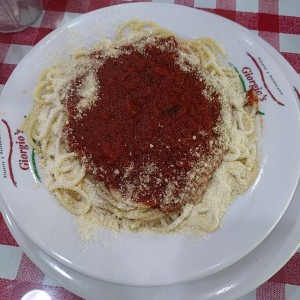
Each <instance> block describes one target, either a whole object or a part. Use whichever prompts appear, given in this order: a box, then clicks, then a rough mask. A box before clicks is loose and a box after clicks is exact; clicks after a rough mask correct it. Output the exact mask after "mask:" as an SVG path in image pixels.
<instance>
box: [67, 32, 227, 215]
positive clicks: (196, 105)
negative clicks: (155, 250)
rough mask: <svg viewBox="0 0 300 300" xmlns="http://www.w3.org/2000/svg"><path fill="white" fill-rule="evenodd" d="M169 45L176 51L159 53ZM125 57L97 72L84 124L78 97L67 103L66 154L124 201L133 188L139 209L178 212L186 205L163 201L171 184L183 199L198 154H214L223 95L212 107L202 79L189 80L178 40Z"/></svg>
mask: <svg viewBox="0 0 300 300" xmlns="http://www.w3.org/2000/svg"><path fill="white" fill-rule="evenodd" d="M166 41H168V45H169V46H170V45H171V47H168V49H167V50H164V49H161V47H159V45H161V44H163V43H164V42H166ZM124 49H125V48H124ZM126 50H127V51H126V52H125V51H123V52H124V53H122V54H121V55H119V56H118V57H117V58H116V57H109V58H106V59H105V60H104V63H103V65H102V66H100V67H99V68H98V71H97V80H98V82H99V86H100V88H99V92H98V95H97V99H98V100H97V102H96V103H95V104H94V105H93V106H92V107H91V108H90V109H88V110H86V111H85V113H84V114H83V115H82V116H81V118H80V119H77V118H76V117H75V115H76V113H77V111H76V108H75V105H74V103H75V104H76V103H77V102H78V101H79V96H78V95H76V94H74V93H73V94H72V97H69V98H71V100H70V99H69V100H68V101H65V102H63V103H64V104H65V106H66V107H67V108H68V112H69V113H68V124H66V126H65V128H64V131H65V133H66V137H67V143H68V147H69V149H70V150H71V151H75V152H76V153H77V154H78V155H79V156H80V157H86V158H87V161H88V163H86V162H85V164H86V165H87V168H88V169H89V171H90V172H91V173H93V174H94V176H95V178H97V180H100V181H102V182H104V183H105V185H106V186H107V187H109V188H113V189H116V190H118V191H119V192H121V193H122V194H124V195H125V194H126V193H128V191H129V188H130V189H131V191H132V192H133V194H132V200H133V201H136V202H140V203H144V204H146V205H148V206H150V207H155V208H159V209H160V210H162V211H173V210H178V209H180V207H181V204H180V203H175V202H173V203H165V202H164V200H163V199H164V195H165V193H166V190H167V186H168V184H169V183H170V182H173V183H174V184H175V186H176V188H175V192H174V193H175V195H176V194H177V195H179V193H180V192H181V191H182V189H183V188H184V186H185V185H186V183H187V172H188V171H189V170H191V168H192V166H193V164H194V162H195V161H196V160H197V157H196V156H195V153H196V152H197V153H200V155H201V156H207V155H209V154H210V151H211V149H210V147H209V142H210V141H211V140H212V139H214V138H216V137H217V133H216V130H215V127H216V126H217V124H218V120H219V118H220V110H221V106H220V101H219V95H218V94H217V93H216V92H213V93H212V97H211V99H210V100H209V101H208V100H207V99H206V97H205V96H204V95H203V91H204V90H205V89H206V88H207V86H206V84H205V83H204V81H203V80H201V79H200V78H199V75H197V73H196V72H195V71H191V72H184V71H183V70H182V69H181V68H180V66H179V65H178V64H177V63H176V62H175V60H176V57H177V56H178V48H177V44H176V41H175V40H174V38H172V37H170V38H168V39H161V40H158V41H157V42H156V43H155V44H151V45H147V46H145V51H144V53H143V54H141V53H139V52H138V51H137V50H136V49H135V48H134V47H131V46H128V47H126ZM128 50H130V51H128ZM99 54H100V56H101V53H99ZM78 80H79V81H80V79H78ZM74 84H78V82H75V83H74ZM130 166H131V167H132V170H131V171H130V172H129V169H130ZM149 166H152V169H151V168H150V169H151V171H149ZM128 168H129V169H128Z"/></svg>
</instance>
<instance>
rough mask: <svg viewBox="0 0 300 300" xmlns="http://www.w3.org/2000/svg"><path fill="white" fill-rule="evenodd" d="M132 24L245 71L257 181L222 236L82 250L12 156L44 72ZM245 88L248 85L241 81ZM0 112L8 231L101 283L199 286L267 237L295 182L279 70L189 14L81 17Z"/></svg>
mask: <svg viewBox="0 0 300 300" xmlns="http://www.w3.org/2000/svg"><path fill="white" fill-rule="evenodd" d="M136 17H139V18H140V19H150V20H153V21H155V22H157V23H158V24H160V25H161V26H163V27H166V28H168V29H169V30H171V31H173V32H176V33H177V34H179V35H181V36H183V37H198V36H210V37H213V38H215V39H217V40H218V41H219V42H220V43H221V44H222V45H223V46H224V47H225V49H226V50H227V51H228V53H229V58H228V59H229V61H230V62H232V63H233V64H234V65H235V66H236V67H237V69H239V70H240V71H241V72H242V70H244V72H246V71H247V70H248V71H249V69H250V70H251V72H252V73H253V75H251V76H252V77H253V78H254V80H255V82H256V83H257V84H258V87H261V88H262V89H261V90H262V95H261V97H264V96H265V95H266V100H265V101H262V102H261V103H260V110H261V111H263V112H264V113H265V116H264V117H263V136H264V137H263V148H262V153H261V158H260V161H261V164H260V174H259V177H258V179H257V181H256V183H255V184H254V185H253V187H251V188H250V189H249V191H248V192H247V193H246V194H245V195H243V196H242V197H239V199H237V201H235V203H234V204H233V205H232V207H231V208H230V210H229V212H228V214H227V215H226V217H225V219H224V224H223V226H222V228H221V229H219V230H218V231H216V232H215V233H213V234H210V235H208V237H207V239H205V240H193V239H189V238H186V237H183V236H181V235H167V236H166V235H153V236H149V235H143V234H125V233H120V234H118V235H117V237H116V235H115V234H114V233H112V232H110V231H103V234H102V238H101V239H98V240H97V241H92V242H90V243H88V244H84V245H83V244H82V243H80V241H79V239H78V235H77V233H76V227H75V225H74V222H73V216H71V215H70V214H69V213H67V212H66V211H65V210H64V209H63V208H62V207H60V206H58V205H57V204H56V202H55V201H54V199H53V198H52V197H49V195H48V194H47V192H46V191H45V190H44V189H43V187H39V188H37V189H36V188H35V181H34V176H32V174H31V172H32V169H33V167H32V166H31V168H29V169H28V170H23V169H24V168H25V169H26V166H24V165H23V163H25V164H26V156H27V158H28V160H29V161H30V151H27V152H26V151H25V150H24V149H21V148H22V147H21V148H20V147H19V146H20V145H21V144H22V141H23V135H22V133H19V132H18V131H17V128H18V127H19V125H20V123H21V121H22V119H23V116H24V115H25V114H27V113H28V111H29V110H30V107H31V105H32V97H31V95H32V90H33V88H34V86H35V82H36V78H37V77H38V75H39V74H40V72H41V70H42V68H44V67H45V66H48V65H50V64H53V62H55V60H57V57H58V56H59V57H62V56H64V55H67V54H68V53H69V52H70V51H72V50H74V45H76V47H80V46H91V45H93V43H95V42H96V41H97V39H98V38H101V37H105V36H112V35H113V32H114V31H115V29H116V27H117V26H118V25H120V24H121V23H123V22H124V21H126V20H129V19H133V18H136ZM233 33H234V34H233ZM229 37H230V38H229ZM63 50H64V51H63ZM53 53H55V55H53ZM249 54H250V55H249ZM245 68H246V69H245ZM28 70H30V73H29V71H28ZM249 72H250V71H249ZM262 76H263V77H264V80H265V83H266V86H267V87H268V89H267V88H265V87H264V84H263V81H262ZM247 80H252V79H251V78H250V77H249V76H248V79H247ZM247 80H246V82H247ZM271 95H272V96H271ZM273 98H274V99H276V101H280V102H281V103H283V104H284V106H281V105H278V103H276V102H275V100H274V99H273ZM0 110H1V111H2V112H4V115H3V116H2V122H1V125H0V130H1V131H0V133H1V139H2V147H3V156H2V157H3V158H2V161H3V163H4V167H5V170H6V173H4V171H3V172H2V173H3V174H2V177H1V179H0V180H1V181H0V182H1V187H2V188H1V195H2V196H3V199H4V202H5V204H6V206H7V208H8V210H9V211H10V213H11V214H12V217H13V218H14V220H15V222H16V223H17V224H18V226H20V228H22V230H23V231H24V233H25V234H26V235H27V237H29V238H30V240H32V241H33V242H34V244H35V245H37V246H38V247H39V248H40V249H42V250H43V251H45V252H46V253H47V254H48V255H49V256H50V257H52V258H54V259H55V260H57V261H59V262H60V263H62V264H64V265H65V266H67V267H69V268H71V269H73V270H75V271H77V272H79V273H82V274H84V275H87V276H90V277H93V278H95V279H100V280H104V281H109V282H114V283H121V284H127V285H140V286H151V285H164V284H171V283H178V282H185V281H190V280H195V279H199V278H201V277H204V276H208V275H210V274H212V273H214V272H217V271H219V270H221V269H224V268H225V267H227V266H229V265H231V264H232V263H234V262H236V261H237V260H239V259H241V258H242V257H243V256H245V255H246V254H247V253H249V252H250V251H251V250H252V249H254V248H255V247H256V246H257V245H258V244H259V243H260V242H261V241H262V240H263V239H264V238H265V237H266V236H267V235H268V234H269V233H270V231H271V230H272V229H273V228H274V226H275V225H276V224H277V222H278V221H279V220H280V218H281V217H282V215H283V213H284V211H285V210H286V208H287V207H288V205H289V202H290V200H291V197H292V195H293V192H294V189H295V187H296V183H297V180H298V176H299V164H300V159H299V155H298V153H299V150H300V141H299V140H298V139H295V138H294V137H295V136H299V133H300V127H299V125H300V124H299V111H298V109H297V103H296V100H295V96H294V94H293V91H292V89H291V87H290V86H289V84H288V82H287V81H286V78H285V76H284V75H283V73H282V72H281V70H280V68H279V67H278V66H277V64H276V63H275V62H274V60H273V59H272V58H271V57H270V55H269V54H268V52H267V51H266V50H265V49H264V47H261V46H260V45H259V43H257V42H256V41H255V39H254V38H253V37H252V36H251V35H250V34H247V32H245V31H243V30H241V29H240V27H239V26H237V25H235V24H233V23H232V22H228V21H226V20H225V19H222V18H218V17H217V16H214V15H211V14H208V13H205V12H201V11H198V10H195V9H190V8H187V7H182V6H176V5H163V4H151V3H147V4H145V3H136V4H130V5H129V4H128V5H122V6H113V7H108V8H105V9H102V10H98V11H94V12H92V13H89V14H86V15H83V16H82V17H79V18H77V19H75V20H74V21H72V22H71V23H69V24H67V25H66V26H64V27H62V28H60V29H58V30H55V31H54V32H52V33H51V34H49V35H48V36H47V37H46V38H45V39H43V40H42V41H41V42H40V43H39V44H38V45H36V46H35V47H34V48H33V49H32V51H30V53H29V54H28V55H27V56H26V57H25V58H24V59H23V60H22V62H20V63H19V65H18V66H17V68H16V70H15V71H14V72H13V74H12V76H11V77H10V79H9V81H8V82H7V84H6V86H5V88H4V90H3V92H2V96H1V103H0ZM8 128H9V130H8ZM10 137H11V141H12V144H11V143H10ZM16 142H19V143H18V144H17V143H16ZM20 142H21V143H20ZM283 145H284V146H283ZM10 149H12V152H10ZM24 151H25V152H26V153H24ZM23 160H24V161H25V162H24V161H23ZM8 161H10V162H11V164H10V165H9V163H8ZM20 164H21V165H20ZM10 166H11V168H10ZM22 168H23V169H22ZM282 174H284V177H283V176H282ZM4 187H5V188H4Z"/></svg>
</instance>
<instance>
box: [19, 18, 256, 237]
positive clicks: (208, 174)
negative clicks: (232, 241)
mask: <svg viewBox="0 0 300 300" xmlns="http://www.w3.org/2000/svg"><path fill="white" fill-rule="evenodd" d="M134 55H135V56H134ZM157 55H161V57H162V58H163V59H161V60H160V61H163V63H164V64H166V63H168V66H171V65H172V68H171V67H169V69H164V68H163V67H165V65H162V64H161V63H160V61H159V62H158V64H156V65H153V68H152V69H153V70H155V74H157V73H159V75H155V76H157V77H155V76H154V75H153V74H154V73H149V72H150V71H149V70H150V68H151V66H152V65H151V64H152V62H153V60H157V59H156V58H157ZM220 56H221V57H222V56H225V51H224V50H223V48H222V47H221V46H220V45H219V44H218V43H217V42H215V41H214V40H212V39H210V38H199V39H194V40H183V39H180V38H179V37H176V36H175V35H174V34H173V33H171V32H169V31H167V30H165V29H162V28H160V27H159V26H157V25H156V24H154V23H152V22H140V21H137V20H133V21H130V22H127V23H125V24H124V25H122V26H121V27H119V28H118V30H117V34H116V40H114V41H111V40H104V41H102V42H101V43H100V44H99V45H97V46H96V47H95V49H92V50H89V51H86V52H84V51H81V52H77V53H75V54H74V55H73V56H72V57H71V58H70V60H69V61H68V62H65V63H61V64H58V65H55V66H53V67H51V68H49V69H47V70H45V71H44V72H43V74H42V75H41V77H40V79H39V83H38V85H37V87H36V89H35V93H34V98H35V104H34V107H33V109H32V111H31V112H30V114H29V115H28V117H27V118H26V120H25V122H24V124H23V130H24V131H25V133H26V136H27V138H28V139H29V141H30V144H31V145H32V147H34V149H35V150H36V151H37V153H38V154H39V155H40V157H41V161H40V164H41V168H42V171H43V182H44V184H45V185H46V187H47V188H48V190H49V191H50V192H52V193H53V194H54V195H55V197H56V199H57V200H58V202H59V203H60V204H61V205H63V206H64V207H65V208H66V209H67V210H69V211H70V212H71V213H73V214H75V215H77V216H78V220H79V222H80V224H81V225H82V224H84V225H85V230H83V231H84V233H88V232H89V230H90V229H93V228H95V227H97V226H105V227H109V228H114V229H118V230H119V229H126V230H130V231H141V230H150V231H156V232H174V231H180V232H186V233H187V232H208V231H212V230H215V229H216V228H218V227H219V225H220V222H221V219H222V217H223V215H224V213H225V212H226V210H227V207H228V205H229V204H230V203H231V202H232V201H233V199H234V198H235V197H236V196H237V195H239V194H241V193H243V192H244V191H245V190H246V189H247V188H248V187H249V186H250V184H251V183H252V182H253V180H254V179H255V178H256V176H257V151H256V144H257V138H256V111H257V101H254V103H251V104H250V102H253V101H252V100H253V98H255V96H254V95H253V94H252V93H248V98H249V97H250V96H251V98H252V99H251V101H248V100H249V99H248V100H247V93H245V92H244V91H243V88H242V85H241V83H240V80H239V76H238V75H237V73H236V72H235V71H234V70H233V69H231V68H229V67H227V66H223V65H222V64H221V62H220V59H219V57H220ZM134 57H135V59H136V61H139V62H140V63H139V64H138V65H137V64H136V65H137V67H135V68H136V69H134V68H133V67H132V70H131V71H133V72H135V76H136V77H135V78H136V79H137V78H138V76H137V74H138V72H140V74H142V72H143V70H146V71H145V72H147V74H149V75H148V77H147V76H145V80H146V81H147V82H148V81H149V82H150V81H151V80H152V81H151V83H150V84H149V85H147V86H146V88H145V86H143V89H144V92H145V93H143V94H146V92H147V93H148V94H149V95H150V96H149V98H141V99H143V100H142V101H143V103H144V102H145V101H148V99H149V102H150V101H152V100H151V99H154V98H155V97H156V95H155V91H160V93H158V94H159V97H160V98H159V99H161V97H163V98H166V97H169V96H168V95H167V94H166V93H163V92H164V91H163V89H166V88H162V85H163V84H165V82H164V81H163V80H164V79H165V80H169V81H170V85H172V84H173V87H174V89H177V90H180V89H183V87H182V86H180V82H185V83H189V84H191V89H193V90H195V91H196V92H195V94H194V95H193V94H192V91H190V92H189V93H187V94H185V95H186V99H184V100H182V99H179V98H182V97H183V96H182V94H180V93H181V91H179V94H178V95H179V97H178V99H175V100H176V101H175V102H176V103H175V102H174V101H173V100H172V101H173V102H174V103H173V104H174V105H172V106H168V107H167V109H166V108H165V107H163V108H161V107H160V109H161V110H160V111H159V114H160V116H162V115H163V114H165V115H166V120H167V121H165V123H164V120H165V119H163V118H162V117H158V118H157V119H156V120H155V121H153V122H154V123H155V125H156V126H157V128H156V129H155V130H152V131H151V134H150V133H149V135H146V137H145V140H144V144H142V142H141V140H142V139H143V135H145V132H146V129H145V128H144V127H143V126H142V127H143V129H141V128H140V129H139V130H140V131H141V133H140V135H139V134H138V133H134V134H131V135H130V134H129V135H126V136H125V138H127V139H128V137H130V139H131V140H130V141H129V143H130V146H128V145H127V144H126V141H124V131H122V132H121V133H122V134H123V140H122V138H121V137H120V139H121V140H122V141H123V142H122V143H121V142H120V140H118V139H116V138H115V139H112V138H111V136H113V135H114V134H116V135H117V133H114V132H113V129H112V128H114V127H116V126H113V125H115V124H117V125H120V123H114V122H115V119H117V118H118V117H117V116H115V115H116V114H115V112H114V111H113V112H111V111H109V110H107V109H108V108H107V107H108V106H109V105H110V103H109V101H116V102H117V101H118V99H119V98H122V99H123V98H126V96H128V95H130V97H131V98H130V101H131V100H132V99H133V97H134V93H137V92H136V90H137V89H138V87H137V86H140V85H141V84H144V83H145V81H141V80H140V79H137V84H136V86H135V87H134V88H133V91H132V92H131V94H128V93H129V88H128V86H129V84H130V83H132V80H130V79H128V81H127V82H125V84H124V86H121V88H120V89H123V90H124V89H126V90H125V91H124V94H122V93H121V92H118V93H117V91H119V90H118V89H117V88H115V89H114V87H112V85H111V84H109V83H108V82H109V81H110V80H112V76H113V75H111V76H110V74H109V72H107V73H105V72H106V71H107V70H110V72H111V73H113V66H114V65H115V66H116V70H119V73H120V74H122V76H125V75H124V73H122V71H124V70H127V69H126V68H123V67H122V66H121V64H126V63H128V65H129V66H130V65H131V64H132V65H134V64H133V62H132V61H133V59H134ZM131 62H132V63H131ZM141 64H144V69H143V68H142V67H141V68H140V67H139V66H140V65H141ZM107 66H109V68H108V67H107ZM118 68H119V69H118ZM138 68H140V69H139V70H137V69H138ZM128 69H129V68H128ZM165 70H167V71H168V72H169V73H166V72H165ZM124 72H125V71H124ZM128 72H129V71H128ZM176 72H177V73H176ZM174 73H176V74H177V75H178V76H177V77H176V76H175V75H174ZM126 74H127V73H126ZM168 74H171V75H170V76H169V75H168ZM101 76H102V77H101ZM126 76H127V75H126ZM128 76H129V75H128ZM141 76H142V75H141ZM153 76H154V77H153ZM159 76H160V77H159ZM175 77H176V78H179V79H178V80H177V81H176V82H171V81H172V80H175V79H174V78H175ZM131 78H133V77H131ZM157 78H158V79H157ZM160 78H161V79H160ZM155 80H156V81H155ZM160 80H161V81H162V82H161V83H159V81H160ZM154 82H155V83H154ZM152 86H153V90H152ZM155 89H156V90H155ZM177 90H176V92H174V90H172V93H175V94H176V93H177ZM127 92H128V93H127ZM116 93H117V96H116V100H112V99H114V98H113V97H114V96H113V95H114V94H116ZM120 93H121V94H120ZM197 93H198V94H197ZM141 94H142V93H140V94H137V98H139V97H141ZM156 94H157V93H156ZM106 95H110V96H109V97H107V96H106ZM172 95H173V94H172ZM176 95H177V94H176ZM195 95H199V99H198V100H197V96H195ZM249 95H250V96H249ZM143 97H146V96H144V95H143ZM172 97H173V98H174V96H172ZM127 98H128V97H127ZM173 98H172V99H173ZM139 99H140V98H139ZM139 99H133V100H134V102H132V101H131V102H130V101H127V102H126V106H128V105H129V106H130V111H131V112H132V111H133V113H132V120H136V119H134V118H135V116H133V115H134V114H136V115H138V116H140V115H141V114H142V113H143V112H144V111H146V110H147V109H148V108H149V107H150V106H151V105H152V104H151V105H150V104H149V105H148V108H147V107H145V105H144V104H143V103H138V101H139ZM145 99H147V100H145ZM155 99H156V98H155ZM190 99H196V100H195V103H192V102H191V101H192V100H190ZM127 100H128V99H127ZM106 101H108V102H106ZM122 101H123V100H122ZM124 101H125V100H124ZM124 101H123V102H122V103H123V104H124V103H125V102H124ZM153 101H154V100H153ZM159 101H160V100H159ZM161 101H162V102H163V101H164V100H161ZM166 101H167V100H166ZM188 101H190V102H189V103H191V104H190V105H191V108H190V110H191V111H192V113H191V116H192V115H195V117H193V118H194V119H192V121H191V122H188V120H187V121H186V122H183V119H181V123H184V124H180V123H174V124H173V125H175V126H178V130H177V135H176V136H175V138H176V143H175V139H174V134H175V133H174V132H175V131H174V130H173V131H172V129H170V128H169V129H162V128H165V127H168V122H170V120H171V119H170V118H171V117H172V118H173V119H172V120H174V121H173V122H180V114H179V112H180V113H181V112H182V111H183V110H184V109H185V110H186V109H187V108H186V107H185V105H186V103H187V102H188ZM197 101H198V102H197ZM197 103H199V105H200V103H203V104H201V105H202V107H201V109H202V113H203V114H202V115H201V111H200V110H199V107H198V106H197ZM123 104H122V105H123ZM124 105H125V104H124ZM143 105H144V106H143ZM159 105H160V104H159ZM168 105H169V103H168ZM203 105H204V106H203ZM205 105H206V106H205ZM203 107H204V108H203ZM192 108H193V109H192ZM139 109H142V112H141V111H140V110H139ZM135 110H136V111H135ZM156 110H157V107H156V106H153V110H152V111H151V114H153V113H154V112H155V111H156ZM93 112H97V116H101V121H97V122H98V123H101V122H102V123H103V124H102V123H101V124H102V125H101V126H102V127H101V128H100V127H98V128H95V129H94V130H95V132H96V133H98V136H97V137H96V134H93V133H92V127H93V126H94V127H95V126H97V122H94V123H91V122H92V120H93ZM121 112H122V111H121V110H120V114H121ZM185 116H186V115H185ZM147 117H148V119H151V118H154V116H153V115H150V116H149V115H148V116H147ZM191 118H192V117H191ZM122 120H123V119H122ZM138 120H140V119H138ZM178 120H179V121H178ZM197 122H199V124H198V123H197ZM201 122H202V125H201ZM195 123H196V124H198V125H197V126H196V127H195V128H191V126H192V125H191V124H195ZM91 124H92V125H91ZM107 124H108V125H107ZM122 124H123V123H122ZM124 124H125V125H126V123H124ZM130 124H131V123H130V122H129V121H128V120H127V125H126V126H127V127H128V129H127V130H128V131H130V128H131V127H130V126H131V125H130ZM141 124H142V123H141ZM186 124H187V125H186ZM87 125H88V126H87ZM148 125H149V124H148ZM150 125H151V124H150ZM150 125H149V126H150ZM185 125H186V127H184V126H185ZM204 125H205V126H204ZM85 126H87V127H85ZM99 126H100V125H99ZM132 126H134V125H132ZM151 126H152V125H151ZM193 126H194V125H193ZM119 127H120V126H119ZM169 127H171V126H170V124H169ZM179 127H180V129H179ZM103 128H105V130H106V131H103V132H102V131H101V130H102V129H103ZM133 128H135V130H137V129H136V128H137V127H133ZM173 128H174V127H173ZM170 130H171V131H170ZM110 131H111V132H110ZM116 131H117V130H116ZM153 131H155V132H154V133H153ZM159 132H161V135H159ZM101 134H102V135H101ZM91 136H92V138H91ZM137 136H138V137H139V140H140V141H139V142H134V138H136V137H137ZM149 136H150V137H153V138H154V140H155V141H157V143H158V145H159V146H158V147H157V145H154V144H152V141H148V139H149ZM106 137H108V138H107V140H106ZM98 138H99V140H98ZM164 139H165V140H166V141H169V144H168V143H167V142H166V143H165V141H164ZM183 139H185V140H184V141H183ZM112 141H114V142H115V145H111V143H112ZM92 142H94V143H93V144H91V143H92ZM107 143H110V144H109V145H110V148H109V147H108V146H107ZM146 143H148V145H149V147H150V148H149V149H146V150H145V149H144V148H145V147H144V145H146ZM134 145H136V147H135V146H134ZM141 145H142V146H141ZM168 147H169V148H168ZM187 147H188V149H187ZM152 148H153V149H152ZM107 149H108V150H107ZM118 149H119V150H118ZM120 149H121V150H122V149H123V150H122V151H123V152H122V151H121V150H120ZM117 150H118V151H119V152H118V153H119V154H118V153H116V152H117ZM125 150H126V151H127V152H125ZM98 154H99V155H98ZM142 154H143V160H142V161H139V160H138V159H137V157H138V156H141V155H142ZM97 155H98V156H99V157H100V158H101V159H100V158H99V157H98V156H97ZM118 155H119V156H118ZM96 156H97V157H98V158H97V159H96V158H95V157H96ZM183 156H184V158H185V163H184V161H183V160H182V159H181V158H183ZM145 157H147V159H146V158H145ZM125 158H126V159H125ZM168 160H169V161H168ZM184 164H185V166H184V167H183V165H184ZM166 165H167V166H166ZM186 166H187V167H186ZM172 172H173V173H172ZM170 173H172V174H173V175H170ZM174 174H175V175H174ZM143 197H144V198H143ZM86 237H87V236H85V237H84V238H86Z"/></svg>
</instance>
